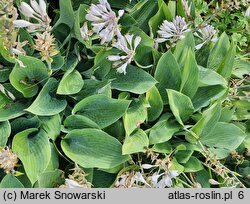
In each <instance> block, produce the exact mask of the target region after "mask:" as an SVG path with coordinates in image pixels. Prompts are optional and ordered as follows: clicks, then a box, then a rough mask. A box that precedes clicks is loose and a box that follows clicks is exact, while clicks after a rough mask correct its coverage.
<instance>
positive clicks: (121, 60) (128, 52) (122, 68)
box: [108, 34, 141, 74]
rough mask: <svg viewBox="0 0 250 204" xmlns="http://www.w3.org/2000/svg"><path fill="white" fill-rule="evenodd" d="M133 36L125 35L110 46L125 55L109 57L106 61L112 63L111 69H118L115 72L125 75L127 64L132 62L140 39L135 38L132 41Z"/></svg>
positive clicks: (138, 37)
mask: <svg viewBox="0 0 250 204" xmlns="http://www.w3.org/2000/svg"><path fill="white" fill-rule="evenodd" d="M133 37H134V35H129V34H126V35H125V37H123V36H121V37H120V38H118V40H117V42H115V43H113V44H112V46H113V47H115V48H117V49H118V50H121V51H123V52H124V53H125V55H110V56H108V60H109V61H112V62H114V63H113V67H118V68H117V72H119V73H124V74H126V68H127V66H128V64H130V63H131V62H132V61H133V58H134V56H135V51H136V48H137V46H138V45H139V43H140V42H141V37H140V36H136V37H135V39H134V41H133Z"/></svg>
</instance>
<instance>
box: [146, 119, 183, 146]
mask: <svg viewBox="0 0 250 204" xmlns="http://www.w3.org/2000/svg"><path fill="white" fill-rule="evenodd" d="M179 129H180V125H178V124H176V123H173V122H170V121H168V120H161V121H159V122H157V123H156V124H155V125H154V126H153V127H152V128H151V130H150V133H149V143H150V144H157V143H163V142H166V141H168V140H170V139H171V138H172V136H173V134H174V133H176V132H177V131H178V130H179Z"/></svg>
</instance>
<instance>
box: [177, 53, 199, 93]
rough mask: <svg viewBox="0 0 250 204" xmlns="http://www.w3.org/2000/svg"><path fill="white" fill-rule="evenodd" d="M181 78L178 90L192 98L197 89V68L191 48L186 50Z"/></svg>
mask: <svg viewBox="0 0 250 204" xmlns="http://www.w3.org/2000/svg"><path fill="white" fill-rule="evenodd" d="M181 79H182V82H181V88H180V91H181V92H182V93H184V94H185V95H187V96H189V97H190V98H192V97H193V96H194V95H195V93H196V91H197V89H198V80H199V70H198V65H197V63H196V60H195V57H194V54H193V52H192V51H191V49H189V50H188V52H187V55H186V59H185V65H184V68H183V70H182V77H181Z"/></svg>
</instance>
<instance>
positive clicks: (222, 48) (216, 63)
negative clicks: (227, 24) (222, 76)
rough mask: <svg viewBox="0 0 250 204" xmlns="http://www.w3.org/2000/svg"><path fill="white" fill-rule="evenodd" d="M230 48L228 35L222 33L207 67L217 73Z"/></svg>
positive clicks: (211, 52) (210, 55)
mask: <svg viewBox="0 0 250 204" xmlns="http://www.w3.org/2000/svg"><path fill="white" fill-rule="evenodd" d="M229 47H230V42H229V38H228V36H227V34H226V33H222V35H221V36H220V37H219V39H218V40H217V42H216V43H215V45H214V47H213V49H212V50H211V51H210V54H209V58H208V62H207V67H208V68H209V69H213V70H215V71H217V70H218V69H219V67H220V65H221V63H222V61H223V59H224V58H225V56H226V55H227V53H228V49H229Z"/></svg>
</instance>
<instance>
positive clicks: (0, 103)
mask: <svg viewBox="0 0 250 204" xmlns="http://www.w3.org/2000/svg"><path fill="white" fill-rule="evenodd" d="M2 99H3V100H2ZM25 108H27V104H22V103H20V102H18V101H16V102H11V101H9V100H6V99H4V98H2V94H1V93H0V122H3V121H6V120H10V119H13V118H16V117H19V116H21V115H23V114H25V111H24V109H25Z"/></svg>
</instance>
